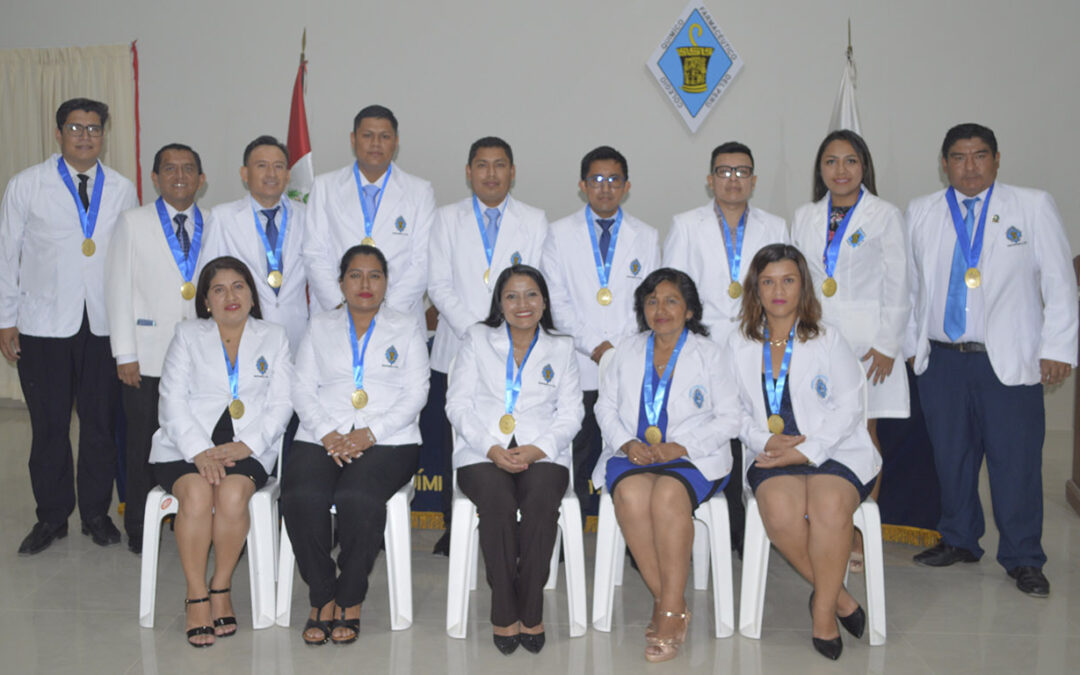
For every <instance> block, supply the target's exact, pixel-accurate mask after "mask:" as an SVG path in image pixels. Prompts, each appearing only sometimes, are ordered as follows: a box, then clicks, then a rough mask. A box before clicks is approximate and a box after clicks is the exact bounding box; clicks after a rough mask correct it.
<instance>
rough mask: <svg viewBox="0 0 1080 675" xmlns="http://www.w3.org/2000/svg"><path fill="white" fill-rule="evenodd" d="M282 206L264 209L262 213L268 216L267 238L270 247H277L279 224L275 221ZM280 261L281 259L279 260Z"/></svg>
mask: <svg viewBox="0 0 1080 675" xmlns="http://www.w3.org/2000/svg"><path fill="white" fill-rule="evenodd" d="M280 208H281V207H280V206H275V207H274V208H272V209H263V210H262V214H263V215H264V216H266V240H267V241H268V242H270V249H271V250H275V249H277V235H278V231H277V225H276V224H275V223H274V218H276V217H277V212H278V209H280ZM279 262H280V261H279Z"/></svg>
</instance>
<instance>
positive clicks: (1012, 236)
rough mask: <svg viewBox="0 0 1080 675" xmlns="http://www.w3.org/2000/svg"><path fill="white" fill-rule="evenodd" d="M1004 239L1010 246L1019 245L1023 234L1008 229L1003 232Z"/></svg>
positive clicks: (1013, 228) (1013, 229) (1012, 228)
mask: <svg viewBox="0 0 1080 675" xmlns="http://www.w3.org/2000/svg"><path fill="white" fill-rule="evenodd" d="M1005 238H1006V239H1008V240H1009V243H1010V244H1020V243H1022V240H1023V238H1024V233H1023V232H1021V231H1020V230H1018V229H1016V228H1015V227H1010V228H1009V229H1007V230H1005Z"/></svg>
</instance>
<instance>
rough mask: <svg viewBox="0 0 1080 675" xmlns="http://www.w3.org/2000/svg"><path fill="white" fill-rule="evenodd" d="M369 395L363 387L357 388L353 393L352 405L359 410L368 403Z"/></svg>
mask: <svg viewBox="0 0 1080 675" xmlns="http://www.w3.org/2000/svg"><path fill="white" fill-rule="evenodd" d="M367 402H368V395H367V392H366V391H364V390H363V389H357V390H356V391H354V392H353V393H352V405H353V407H354V408H356V409H357V410H360V409H361V408H363V407H364V406H366V405H367Z"/></svg>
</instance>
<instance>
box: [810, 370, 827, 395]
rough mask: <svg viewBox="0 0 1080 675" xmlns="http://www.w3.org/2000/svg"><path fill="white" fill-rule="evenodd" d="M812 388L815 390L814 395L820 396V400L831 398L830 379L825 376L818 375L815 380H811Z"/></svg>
mask: <svg viewBox="0 0 1080 675" xmlns="http://www.w3.org/2000/svg"><path fill="white" fill-rule="evenodd" d="M810 386H811V387H813V388H814V393H815V394H817V395H818V398H821V399H825V398H828V397H829V378H827V377H825V376H824V375H818V376H817V377H815V378H814V379H813V380H810Z"/></svg>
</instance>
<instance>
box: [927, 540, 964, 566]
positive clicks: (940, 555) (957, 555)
mask: <svg viewBox="0 0 1080 675" xmlns="http://www.w3.org/2000/svg"><path fill="white" fill-rule="evenodd" d="M912 559H913V560H914V561H915V562H917V563H919V564H920V565H926V566H927V567H948V566H949V565H952V564H955V563H958V562H963V563H973V562H979V558H978V557H977V556H976V555H975V554H974V553H972V552H971V551H969V550H967V549H966V548H959V547H956V546H950V545H948V544H946V543H945V542H944V541H942V542H939V543H938V545H937V546H935V547H933V548H928V549H926V550H925V551H923V552H922V553H917V554H915V557H914V558H912Z"/></svg>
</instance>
